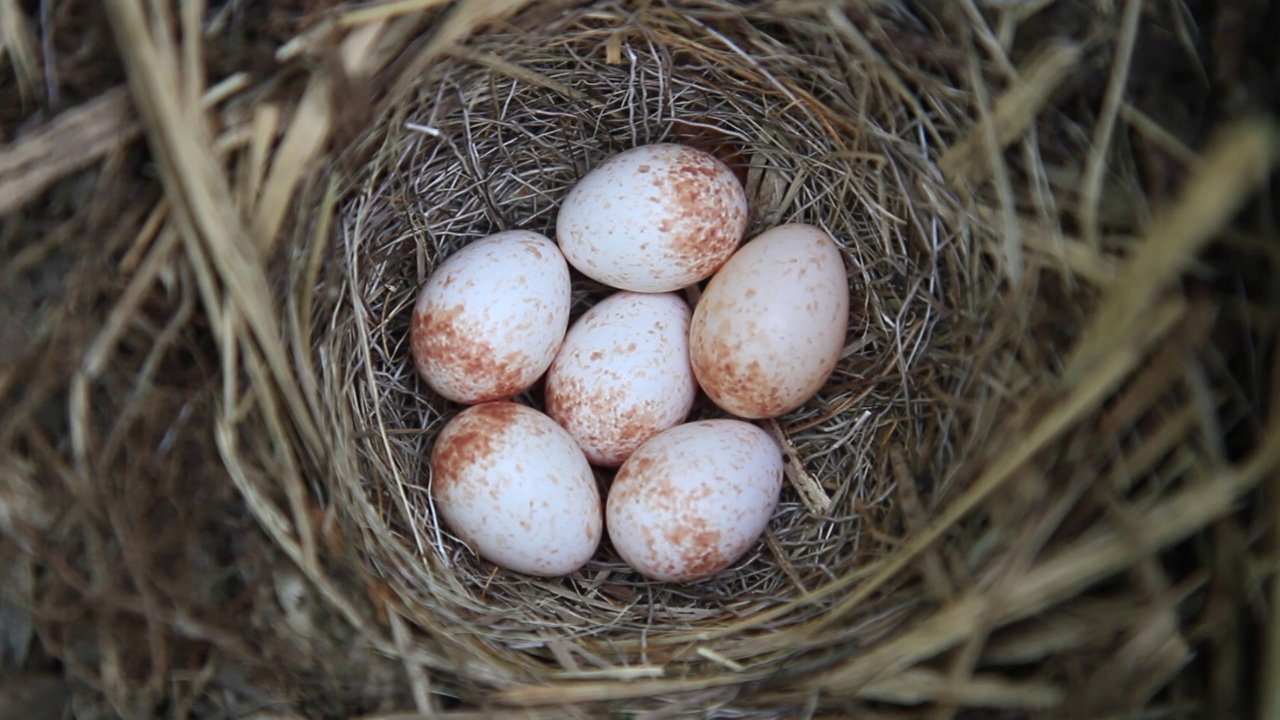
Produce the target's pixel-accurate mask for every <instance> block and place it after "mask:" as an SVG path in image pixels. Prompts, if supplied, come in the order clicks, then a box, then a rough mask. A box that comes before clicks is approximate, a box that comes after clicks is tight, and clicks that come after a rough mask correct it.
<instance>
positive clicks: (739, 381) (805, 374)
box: [689, 224, 849, 419]
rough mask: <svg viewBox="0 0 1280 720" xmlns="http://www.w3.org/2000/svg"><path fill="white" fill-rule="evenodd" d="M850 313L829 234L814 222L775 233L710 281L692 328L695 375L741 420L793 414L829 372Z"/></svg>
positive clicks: (840, 263)
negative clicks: (742, 418) (813, 223)
mask: <svg viewBox="0 0 1280 720" xmlns="http://www.w3.org/2000/svg"><path fill="white" fill-rule="evenodd" d="M848 315H849V279H848V275H847V273H846V272H845V267H844V262H843V260H842V258H841V256H840V250H839V248H838V247H837V246H836V243H835V241H834V240H833V239H832V238H831V236H830V235H828V234H827V233H826V232H825V231H823V230H822V229H820V228H817V227H814V226H812V225H803V224H790V225H780V226H778V227H775V228H772V229H770V230H768V231H766V232H764V233H762V234H761V235H759V236H758V237H756V238H755V239H754V240H751V241H750V242H748V243H747V244H745V245H743V246H742V249H740V250H739V251H738V252H737V253H736V254H734V256H733V257H732V258H730V259H729V262H727V263H725V265H724V267H723V268H721V269H720V271H719V272H717V273H716V275H715V277H713V278H711V282H709V283H708V284H707V288H706V291H705V292H703V294H702V298H701V300H699V301H698V307H697V308H696V309H695V310H694V313H693V323H692V325H691V326H690V329H689V355H690V360H691V362H692V363H693V371H694V374H695V376H696V377H697V378H698V382H699V383H700V384H701V385H702V389H703V390H705V391H706V393H707V396H708V397H710V398H711V399H712V401H714V402H715V403H716V404H717V405H719V406H720V407H722V408H724V409H725V410H727V411H729V412H731V413H733V414H734V415H737V416H739V417H744V418H753V419H754V418H768V417H775V416H777V415H781V414H783V413H786V412H790V411H792V410H794V409H796V408H798V407H800V406H801V405H803V404H804V403H805V402H806V401H808V400H809V398H811V397H813V396H814V394H815V393H817V392H818V390H819V389H821V388H822V385H823V384H824V383H825V382H826V381H827V378H828V377H830V376H831V373H832V371H834V370H835V367H836V363H837V362H838V361H839V359H840V352H841V350H842V349H843V347H844V340H845V331H846V328H847V326H848Z"/></svg>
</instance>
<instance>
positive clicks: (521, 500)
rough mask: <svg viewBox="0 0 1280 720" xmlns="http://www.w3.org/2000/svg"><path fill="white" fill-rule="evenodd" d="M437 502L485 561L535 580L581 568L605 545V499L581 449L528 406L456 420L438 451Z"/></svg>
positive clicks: (478, 411)
mask: <svg viewBox="0 0 1280 720" xmlns="http://www.w3.org/2000/svg"><path fill="white" fill-rule="evenodd" d="M431 497H432V498H433V500H434V502H435V508H436V512H437V513H438V515H439V516H440V518H441V519H442V520H443V521H444V523H445V525H446V526H447V527H448V528H449V529H450V530H452V531H453V533H454V534H455V535H457V536H458V537H459V538H460V539H461V540H462V541H463V542H465V543H467V544H468V545H469V546H470V547H471V548H472V549H473V550H474V551H475V552H476V554H477V555H479V556H480V557H482V558H484V559H486V560H488V561H489V562H492V563H494V564H495V565H499V566H501V567H504V568H507V569H508V570H514V571H516V572H520V573H525V574H528V575H538V576H542V577H555V576H559V575H567V574H569V573H572V572H574V571H575V570H577V569H578V568H580V567H582V565H583V564H585V563H586V562H587V561H588V560H590V559H591V556H592V554H594V553H595V550H596V546H597V545H599V543H600V536H601V532H602V524H603V520H602V518H601V512H600V493H599V490H598V489H597V487H596V481H595V477H594V476H593V475H592V472H591V466H590V465H589V464H587V459H586V457H585V456H583V454H582V450H580V449H579V448H578V445H577V443H575V442H574V440H573V438H571V437H569V434H568V433H566V432H565V431H564V429H563V428H561V427H560V426H559V425H557V424H556V423H555V421H554V420H552V419H551V418H549V417H547V416H546V415H543V414H542V413H540V412H538V411H537V410H534V409H532V408H529V407H525V406H524V405H518V404H516V403H511V402H494V403H484V404H482V405H476V406H473V407H470V408H467V409H466V410H464V411H462V412H461V413H459V414H458V416H457V417H455V418H453V420H451V421H449V423H448V424H447V425H445V427H444V429H443V430H441V431H440V435H439V437H437V438H436V444H435V448H434V449H433V451H432V453H431Z"/></svg>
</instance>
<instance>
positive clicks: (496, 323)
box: [409, 230, 571, 403]
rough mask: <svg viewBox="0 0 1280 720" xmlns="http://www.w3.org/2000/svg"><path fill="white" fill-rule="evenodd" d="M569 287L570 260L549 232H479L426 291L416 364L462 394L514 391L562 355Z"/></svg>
mask: <svg viewBox="0 0 1280 720" xmlns="http://www.w3.org/2000/svg"><path fill="white" fill-rule="evenodd" d="M570 293H571V288H570V283H569V266H568V264H567V263H566V262H565V259H564V256H563V255H562V254H561V253H560V249H559V248H558V247H557V246H556V244H555V243H553V242H551V240H550V239H548V238H547V237H545V236H543V235H540V234H538V233H535V232H530V231H527V230H508V231H506V232H500V233H497V234H495V235H490V236H489V237H486V238H483V239H481V240H477V241H475V242H473V243H471V244H470V245H467V246H466V247H464V248H462V249H461V250H459V251H457V252H456V253H454V254H453V255H451V256H449V257H448V258H447V259H446V260H445V261H444V262H443V263H441V264H440V266H439V267H438V268H436V270H435V272H433V273H432V274H431V276H430V277H429V278H428V279H427V282H426V284H425V285H423V287H422V290H421V291H420V292H419V295H418V301H417V304H416V305H415V307H414V311H413V322H412V325H411V326H410V331H409V336H410V346H411V348H412V353H413V360H414V365H415V366H416V367H417V370H418V373H419V374H420V375H421V376H422V377H423V379H425V380H426V381H427V384H428V385H430V386H431V389H433V390H435V391H436V392H437V393H439V394H440V395H442V396H444V397H446V398H448V399H450V400H453V401H455V402H462V403H481V402H489V401H493V400H505V399H508V398H511V397H514V396H516V395H518V394H520V393H521V392H524V391H525V390H527V389H528V388H529V387H530V386H532V385H533V384H534V383H535V382H537V380H538V378H539V377H541V376H542V374H543V373H544V372H546V370H547V368H548V367H549V366H550V365H551V361H552V360H553V359H555V356H556V351H557V350H559V349H560V343H561V341H562V340H564V334H565V331H566V329H567V328H568V326H569V305H570V300H571V298H570Z"/></svg>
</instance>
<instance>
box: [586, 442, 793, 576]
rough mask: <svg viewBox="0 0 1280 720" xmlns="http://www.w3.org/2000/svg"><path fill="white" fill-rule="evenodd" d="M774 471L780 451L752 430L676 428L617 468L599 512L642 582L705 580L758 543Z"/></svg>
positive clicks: (775, 490) (773, 492)
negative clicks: (640, 575) (601, 512)
mask: <svg viewBox="0 0 1280 720" xmlns="http://www.w3.org/2000/svg"><path fill="white" fill-rule="evenodd" d="M782 471H783V470H782V451H781V450H780V449H779V447H778V445H777V443H776V442H775V441H774V440H773V438H772V437H770V436H769V434H768V433H766V432H765V431H764V430H761V429H760V428H758V427H756V426H755V425H752V424H750V423H747V422H744V421H742V420H731V419H717V420H700V421H697V422H691V423H686V424H684V425H677V426H676V427H673V428H671V429H669V430H665V431H663V432H661V433H659V434H657V435H655V436H653V437H652V438H650V439H649V440H648V441H647V442H645V443H644V444H643V445H641V446H640V447H639V448H638V449H636V451H635V452H634V453H632V454H631V457H629V458H627V461H626V462H624V463H623V464H622V467H621V468H619V469H618V474H617V477H616V478H615V479H614V481H613V487H612V488H611V489H610V490H609V497H608V501H607V505H606V510H605V520H606V523H607V526H608V531H609V538H610V540H612V542H613V546H614V548H615V549H616V550H617V551H618V554H619V555H621V556H622V559H623V560H625V561H626V562H627V564H628V565H630V566H631V567H633V568H635V569H636V570H637V571H639V572H640V573H641V574H642V575H644V576H645V577H648V578H650V579H653V580H665V581H676V582H690V581H694V580H699V579H702V578H706V577H710V576H711V575H714V574H716V573H718V572H720V571H721V570H724V569H725V568H727V567H729V565H731V564H733V562H734V561H736V560H737V559H738V558H740V557H741V556H742V555H743V554H744V553H745V552H746V551H747V550H748V549H750V547H751V546H752V545H753V544H755V542H756V541H757V540H758V539H759V538H760V535H761V534H762V533H763V532H764V530H765V527H766V526H767V525H768V524H769V519H770V518H771V517H772V516H773V511H774V509H775V508H776V507H777V504H778V495H779V492H780V491H781V488H782Z"/></svg>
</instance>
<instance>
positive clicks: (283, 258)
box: [0, 0, 1280, 720]
mask: <svg viewBox="0 0 1280 720" xmlns="http://www.w3.org/2000/svg"><path fill="white" fill-rule="evenodd" d="M1197 7H1198V6H1197ZM77 12H80V13H82V14H83V15H84V16H86V17H88V18H90V21H84V20H78V19H76V18H80V17H81V16H80V15H77V14H76V13H77ZM95 17H96V18H97V19H99V20H105V23H106V25H105V27H109V28H110V31H111V32H110V34H109V35H107V34H104V33H103V32H102V31H101V28H102V27H104V25H102V24H98V25H95V24H93V22H91V20H92V19H93V18H95ZM0 18H3V19H4V21H5V22H3V23H0V25H3V28H4V30H3V32H2V33H0V50H3V51H4V52H2V53H0V58H5V59H6V60H5V62H7V64H3V63H0V70H2V71H3V72H4V73H6V74H5V75H4V76H3V82H2V83H0V93H3V95H0V97H3V99H4V100H3V101H4V102H9V101H12V102H11V104H10V107H14V108H20V109H21V111H20V112H17V113H11V114H9V115H6V116H4V117H3V118H0V120H3V122H4V123H5V125H4V126H3V127H2V128H0V130H2V131H3V133H4V135H3V136H0V139H3V140H4V141H5V142H6V143H7V144H6V145H4V146H3V147H0V215H3V216H4V220H3V221H2V222H0V262H2V263H3V267H0V273H2V276H0V280H2V282H0V289H3V290H4V296H3V298H4V303H5V305H6V308H7V309H8V311H9V313H10V318H9V320H8V321H7V322H5V323H3V325H4V327H0V337H3V338H4V342H3V346H4V347H3V348H0V409H2V414H0V531H2V532H3V535H2V536H0V537H3V540H4V542H3V545H0V547H2V548H3V549H4V555H3V558H4V567H3V570H4V571H5V573H6V577H7V578H9V580H8V581H6V583H5V589H4V591H3V594H0V598H2V599H3V603H0V613H3V617H4V622H0V625H2V626H4V627H5V630H4V632H3V633H2V634H3V635H4V640H5V642H4V643H3V645H2V647H0V686H2V688H3V689H0V707H8V708H10V709H14V708H18V709H21V711H22V712H25V713H27V714H28V715H29V716H36V715H38V714H39V713H41V712H48V713H54V712H60V713H71V714H72V715H74V716H75V717H79V718H84V717H107V716H119V717H191V716H194V717H209V718H213V717H219V718H221V717H248V716H253V717H363V718H367V719H368V720H372V719H373V718H381V719H383V720H390V719H391V718H401V719H404V718H416V717H422V718H429V717H445V718H466V717H597V716H600V717H626V718H642V717H643V718H659V717H683V716H688V717H844V716H849V717H866V718H901V717H915V716H921V717H929V718H950V717H1064V718H1065V717H1104V716H1105V717H1161V718H1162V717H1171V718H1172V717H1245V716H1258V717H1271V718H1276V717H1280V696H1278V695H1277V693H1276V683H1274V682H1268V680H1267V678H1275V677H1278V676H1280V650H1278V648H1280V642H1277V638H1280V625H1278V624H1277V623H1275V622H1274V620H1273V618H1274V617H1275V615H1276V613H1277V612H1280V592H1278V591H1277V589H1276V588H1277V587H1280V586H1277V585H1276V582H1277V581H1276V577H1277V576H1276V569H1277V568H1276V562H1275V558H1276V550H1277V548H1280V513H1277V512H1276V511H1275V510H1276V506H1275V504H1274V503H1275V499H1276V493H1277V491H1280V487H1278V486H1277V485H1276V483H1277V480H1278V479H1280V472H1277V470H1280V423H1278V422H1277V420H1280V417H1277V411H1278V410H1280V400H1278V399H1277V396H1276V391H1275V386H1274V378H1275V364H1276V363H1277V362H1278V360H1277V358H1278V357H1280V356H1278V355H1277V354H1276V353H1275V344H1276V341H1277V333H1276V330H1277V319H1278V318H1280V314H1278V313H1277V305H1276V296H1275V293H1274V291H1273V289H1272V288H1273V285H1272V284H1271V282H1270V278H1272V277H1274V275H1275V273H1274V271H1275V265H1276V264H1277V262H1280V256H1278V255H1277V253H1276V246H1275V244H1274V232H1275V227H1276V225H1275V220H1276V215H1275V209H1274V208H1275V205H1274V199H1272V200H1271V202H1270V204H1269V203H1268V198H1267V197H1265V191H1263V188H1265V186H1266V185H1265V183H1266V181H1267V178H1268V176H1269V173H1272V172H1273V168H1274V167H1275V165H1276V161H1277V159H1278V158H1280V149H1278V148H1280V140H1278V135H1277V131H1276V127H1275V126H1274V125H1273V124H1271V123H1270V122H1269V121H1265V120H1259V119H1257V117H1255V116H1254V115H1253V114H1252V113H1251V112H1250V110H1251V109H1252V108H1251V106H1250V105H1249V104H1248V102H1247V101H1240V96H1239V95H1235V96H1232V97H1234V98H1235V99H1236V101H1239V102H1234V101H1233V102H1234V104H1233V103H1227V102H1225V101H1223V100H1221V98H1222V97H1223V96H1224V95H1223V92H1222V86H1221V84H1220V82H1222V77H1227V76H1229V75H1230V73H1227V74H1226V75H1223V72H1224V71H1223V70H1222V69H1223V68H1224V67H1228V68H1232V67H1233V68H1236V69H1237V70H1239V75H1240V77H1238V78H1232V77H1228V79H1230V80H1234V81H1238V82H1239V83H1241V85H1240V86H1241V87H1247V83H1246V80H1245V79H1241V78H1244V76H1246V75H1247V74H1248V73H1247V72H1246V71H1245V70H1247V68H1245V66H1244V65H1240V63H1241V62H1243V61H1241V60H1240V58H1239V56H1237V55H1232V56H1231V58H1227V57H1226V55H1224V51H1223V49H1222V46H1220V45H1218V44H1215V42H1213V41H1212V37H1215V36H1213V35H1212V33H1209V32H1208V31H1207V30H1205V29H1204V28H1202V27H1198V26H1197V22H1201V23H1210V24H1212V23H1216V22H1226V20H1224V19H1223V18H1222V17H1220V16H1216V15H1214V14H1213V12H1211V11H1210V10H1206V9H1203V8H1200V9H1196V8H1192V9H1188V8H1187V7H1186V6H1183V5H1181V4H1176V3H1171V4H1164V3H1146V4H1144V3H1142V2H1140V1H1138V0H1129V1H1128V2H1124V3H1109V2H1108V3H1103V2H1099V3H1092V4H1088V3H1076V2H1066V1H1063V2H1052V1H1048V2H1032V3H1003V2H1001V3H996V2H993V3H978V4H976V5H975V4H974V3H970V2H962V3H955V4H952V3H932V2H923V1H922V2H901V3H899V2H875V3H867V4H859V3H848V4H845V3H825V2H813V3H808V2H804V3H789V2H776V3H768V2H765V3H727V2H723V1H722V0H708V1H707V2H697V3H676V2H670V3H666V2H653V3H650V2H637V3H628V2H597V3H585V2H584V3H570V2H552V3H544V4H531V3H526V2H520V1H518V0H500V1H495V0H490V1H487V2H485V1H475V0H473V1H470V2H467V1H464V2H458V3H452V4H451V3H445V2H441V1H439V0H435V1H433V0H402V1H399V2H386V3H375V4H364V3H359V4H356V3H353V4H340V3H331V2H297V3H281V4H280V5H279V7H276V8H272V9H263V8H255V7H253V6H251V4H243V3H240V2H228V3H216V2H215V3H209V4H208V5H207V6H202V4H199V3H174V4H172V5H170V4H168V3H165V2H152V3H143V2H140V1H139V0H111V1H110V2H106V3H104V4H103V5H102V6H101V7H99V6H98V5H97V4H96V3H90V4H84V5H78V4H77V3H70V4H69V5H68V6H67V7H63V8H61V9H59V10H49V9H48V8H46V12H44V13H43V14H42V13H35V14H28V13H27V12H26V9H25V7H24V6H23V5H20V4H18V3H15V2H9V1H4V0H0ZM94 27H97V28H99V29H98V30H97V31H95V30H93V29H92V28H94ZM1215 27H1216V26H1215ZM1242 42H1243V41H1242ZM85 53H88V56H90V57H91V58H96V59H97V60H98V61H99V62H98V63H97V64H94V63H88V64H86V63H85V62H84V60H83V58H84V57H85ZM1230 62H1235V63H1236V64H1235V65H1231V64H1230ZM89 65H93V67H94V68H96V69H95V70H94V71H93V72H89V71H88V70H84V69H83V68H84V67H88V66H89ZM57 67H62V68H64V69H65V68H68V67H76V68H80V70H79V71H78V73H79V74H76V73H72V72H70V71H64V72H63V74H62V75H61V76H58V75H57V74H55V69H56V68H57ZM1188 67H1192V68H1196V67H1198V68H1200V69H1201V70H1200V73H1201V74H1200V75H1196V74H1195V73H1190V74H1189V73H1187V72H1184V70H1185V69H1186V68H1188ZM1205 68H1208V69H1207V70H1206V69H1205ZM1241 68H1245V69H1244V70H1242V69H1241ZM1189 75H1190V76H1192V77H1193V80H1190V81H1188V80H1187V79H1186V78H1187V77H1188V76H1189ZM1266 75H1267V74H1266V73H1263V76H1266ZM1196 77H1198V78H1200V79H1199V80H1196V79H1194V78H1196ZM117 83H118V85H116V84H117ZM104 91H105V92H104ZM1171 93H1181V94H1182V95H1181V97H1185V98H1186V100H1187V102H1186V103H1185V104H1181V103H1169V102H1167V99H1168V97H1169V96H1170V94H1171ZM1188 108H1190V109H1188ZM55 111H60V112H55ZM664 141H669V142H681V143H685V144H689V145H693V146H695V147H700V148H703V149H706V150H708V151H710V152H712V153H714V154H716V155H717V156H719V157H721V158H722V159H724V160H725V161H726V162H727V163H729V164H730V165H731V166H732V167H734V168H735V170H736V171H737V172H738V173H739V176H740V177H741V179H742V180H743V181H744V185H745V187H746V188H747V193H748V198H749V202H750V227H749V230H748V237H750V236H753V235H755V234H757V233H759V232H761V231H762V230H764V229H767V228H769V227H771V226H774V225H777V224H779V223H783V222H792V221H799V222H807V223H812V224H816V225H819V226H821V227H823V228H825V229H826V230H828V231H829V232H830V233H831V234H832V235H833V236H834V237H835V238H836V239H837V241H838V243H839V244H840V245H841V247H842V252H843V253H844V257H845V261H846V265H847V266H848V268H849V270H850V273H849V274H850V288H851V292H852V297H853V302H852V307H851V313H850V328H849V335H848V347H847V348H846V351H845V353H844V355H843V357H842V360H841V361H840V364H839V367H838V368H837V370H836V372H835V374H834V375H833V376H832V378H831V379H830V381H829V382H828V383H827V385H826V386H825V387H824V388H823V390H822V391H821V392H820V393H819V394H818V396H817V397H816V398H814V399H813V400H811V401H810V402H809V403H807V404H806V405H805V406H804V407H802V408H801V409H799V410H797V411H795V412H793V413H790V414H788V415H785V416H783V417H781V418H778V419H777V420H776V421H765V422H763V423H761V424H762V426H763V427H765V428H766V429H767V430H768V431H769V432H770V433H772V434H773V435H774V436H775V438H777V439H778V441H779V443H780V444H781V446H782V447H783V449H784V452H785V455H786V460H787V468H786V484H785V485H784V489H783V495H782V501H781V504H780V506H779V509H778V511H777V513H776V515H775V516H774V518H773V520H772V522H771V523H770V526H769V530H768V531H767V533H766V535H765V537H764V538H763V539H762V540H761V542H760V543H758V545H757V546H755V547H753V548H752V549H751V550H750V551H749V552H748V553H747V554H746V555H745V556H744V557H743V558H742V559H741V560H739V561H738V562H737V563H736V564H735V565H734V566H733V567H731V568H730V569H729V570H727V571H725V572H724V573H722V574H720V575H717V576H715V577H714V578H711V579H709V580H706V581H702V582H698V583H692V584H671V583H656V582H649V581H646V580H644V579H643V578H642V577H641V576H639V575H638V574H636V573H634V572H633V571H631V570H630V569H628V568H627V567H626V565H625V564H624V563H622V562H621V561H620V560H619V559H618V557H617V556H616V554H614V553H613V551H612V550H611V549H610V548H609V547H608V545H607V544H606V545H605V546H603V547H602V548H601V550H600V552H599V553H598V554H597V556H596V558H595V559H594V560H593V561H592V562H591V563H589V564H588V565H587V566H586V567H585V568H583V569H582V570H581V571H579V572H577V573H575V574H573V575H571V576H569V577H566V578H557V579H539V578H532V577H528V576H523V575H519V574H516V573H511V572H508V571H504V570H501V569H498V568H495V567H494V566H492V565H490V564H488V563H486V562H485V561H483V560H481V559H479V558H477V557H476V556H475V555H474V554H473V553H472V552H471V551H470V550H469V549H468V548H467V547H466V546H465V545H464V544H462V543H461V542H459V541H457V540H456V539H455V538H453V537H452V536H450V534H449V533H448V531H447V529H446V528H444V527H442V526H441V524H440V523H438V522H437V521H436V519H435V514H434V512H433V509H432V505H431V501H430V494H429V483H430V478H429V473H428V470H427V463H426V460H427V458H428V456H429V452H430V449H431V447H432V442H433V439H434V437H435V435H436V434H437V432H438V431H439V430H440V428H441V427H442V426H443V424H444V423H445V422H446V421H447V420H448V419H449V418H450V417H452V416H453V415H454V414H456V412H457V411H458V410H459V409H460V407H459V406H457V405H454V404H451V403H448V402H446V401H444V400H442V399H441V398H439V397H437V396H435V395H434V394H432V393H431V392H430V390H429V389H428V388H427V387H426V385H425V383H423V382H422V381H421V380H420V379H419V378H418V377H417V376H416V374H415V373H414V370H413V364H412V361H411V359H410V357H409V352H408V325H409V319H410V313H411V308H412V304H413V302H414V300H415V298H416V294H417V291H418V288H419V287H420V286H421V284H422V283H423V281H424V280H425V278H426V277H427V275H428V274H429V273H430V272H431V270H432V269H433V268H434V267H435V266H436V265H437V264H438V263H439V262H440V261H442V260H443V259H444V258H446V257H447V256H448V255H449V254H450V253H451V252H453V251H455V250H457V249H458V248H460V247H462V246H464V245H466V244H467V243H468V242H471V241H473V240H476V239H478V238H480V237H483V236H485V235H488V234H491V233H493V232H497V231H500V230H506V229H517V228H519V229H529V230H536V231H539V232H542V233H544V234H547V235H548V236H552V237H554V223H555V217H556V211H557V208H558V206H559V203H560V202H561V201H562V199H563V198H564V196H565V195H566V193H567V192H568V190H569V188H570V187H572V185H573V184H574V183H575V182H576V181H577V180H578V179H579V178H581V177H582V176H583V175H584V174H585V173H586V172H587V171H588V170H589V169H590V168H592V167H594V166H595V165H597V164H599V163H600V162H601V161H603V160H604V159H605V158H607V157H609V156H610V155H612V154H615V153H617V152H619V151H621V150H623V149H626V148H629V147H633V146H636V145H641V144H646V143H652V142H664ZM1272 177H1274V176H1272ZM574 290H575V314H576V313H580V312H581V311H583V310H584V309H585V308H586V307H588V306H589V304H590V303H592V302H594V301H596V300H598V299H600V298H601V297H603V296H604V295H605V294H606V292H607V290H606V289H605V288H603V287H601V286H598V285H595V284H592V283H591V282H589V281H587V280H585V279H582V278H576V279H575V284H574ZM691 297H696V290H695V291H692V293H691ZM521 401H523V402H527V403H529V404H532V405H534V406H538V405H539V403H540V398H539V396H538V391H537V390H536V389H535V390H534V391H531V392H530V393H529V394H527V395H526V396H523V397H522V398H521ZM712 412H714V410H713V408H712V407H711V406H710V405H709V403H702V404H700V405H699V406H698V407H697V408H696V409H695V416H698V415H705V414H707V413H712ZM601 479H602V482H604V483H606V484H607V476H606V475H602V477H601ZM17 687H24V688H34V689H32V690H29V691H24V693H25V694H24V693H18V692H17V690H14V688H17ZM33 698H34V699H33ZM5 702H8V703H10V704H9V705H4V703H5ZM20 703H27V704H25V705H23V704H20ZM40 703H44V704H40ZM14 711H15V712H17V711H18V710H14ZM255 713H256V714H255ZM50 716H53V715H50Z"/></svg>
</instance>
